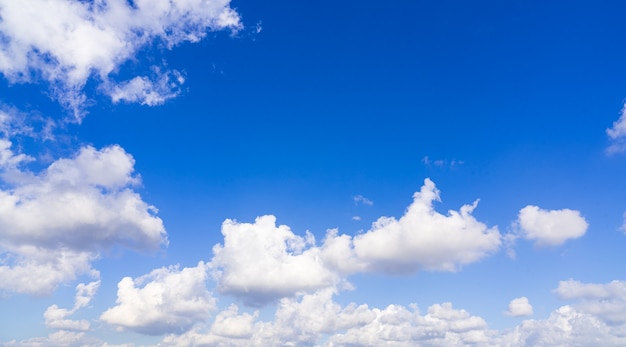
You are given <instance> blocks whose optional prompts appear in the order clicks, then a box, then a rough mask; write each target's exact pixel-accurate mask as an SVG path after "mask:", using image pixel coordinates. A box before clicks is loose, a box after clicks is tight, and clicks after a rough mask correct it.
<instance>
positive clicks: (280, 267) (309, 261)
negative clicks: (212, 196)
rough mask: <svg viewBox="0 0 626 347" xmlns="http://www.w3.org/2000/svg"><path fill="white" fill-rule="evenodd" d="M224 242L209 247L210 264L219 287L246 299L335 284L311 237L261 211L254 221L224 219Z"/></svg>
mask: <svg viewBox="0 0 626 347" xmlns="http://www.w3.org/2000/svg"><path fill="white" fill-rule="evenodd" d="M222 234H223V235H224V245H219V244H218V245H216V246H214V247H213V253H214V257H213V259H212V260H211V266H212V267H213V268H214V269H215V271H214V277H215V278H216V279H217V280H218V282H219V287H218V288H219V290H220V291H221V292H223V293H229V294H232V295H235V296H237V297H239V298H241V299H242V300H243V301H244V302H245V303H247V304H250V305H262V304H264V303H267V302H269V301H272V300H275V299H278V298H281V297H285V296H291V295H294V294H296V293H297V292H301V291H312V290H315V289H318V288H323V287H329V286H334V285H335V283H337V281H338V277H337V275H336V274H335V273H334V272H333V271H331V270H330V269H328V268H326V267H325V266H324V264H323V262H322V259H321V257H320V255H321V254H320V250H319V248H317V247H315V238H314V237H313V235H312V234H310V233H307V235H306V237H305V238H303V237H300V236H297V235H295V234H294V233H293V232H292V231H291V230H290V229H289V227H288V226H286V225H280V226H276V217H274V216H263V217H259V218H257V219H256V221H255V222H254V223H253V224H250V223H238V222H236V221H233V220H226V221H225V222H224V223H223V224H222Z"/></svg>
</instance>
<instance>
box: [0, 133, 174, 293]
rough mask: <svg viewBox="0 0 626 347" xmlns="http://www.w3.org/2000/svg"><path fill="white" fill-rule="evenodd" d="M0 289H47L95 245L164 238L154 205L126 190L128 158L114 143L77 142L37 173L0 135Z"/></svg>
mask: <svg viewBox="0 0 626 347" xmlns="http://www.w3.org/2000/svg"><path fill="white" fill-rule="evenodd" d="M0 147H2V148H0V158H1V159H0V165H2V166H3V168H2V178H3V180H4V183H5V186H6V187H7V188H5V189H4V190H0V275H1V276H2V278H4V279H5V280H4V281H1V282H0V289H5V290H10V291H17V292H25V293H31V294H47V293H50V292H51V291H52V290H54V288H55V287H56V285H58V284H59V283H63V282H67V281H70V280H73V279H75V278H76V276H78V275H81V274H90V275H92V277H97V276H98V275H97V271H95V270H93V269H92V268H91V262H92V261H93V260H94V259H96V258H98V257H99V254H100V252H101V251H102V250H105V249H110V248H112V247H124V248H130V249H135V250H155V249H158V247H159V246H160V245H162V244H167V238H166V234H165V228H164V227H163V222H162V221H161V219H160V218H158V217H156V216H155V215H154V214H155V212H156V209H155V208H154V207H152V206H150V205H148V204H147V203H145V202H144V201H143V200H142V199H141V197H140V196H139V194H137V193H136V192H134V191H133V190H132V187H133V186H134V185H137V184H138V183H139V177H138V176H136V175H134V174H133V166H134V160H133V158H132V157H131V156H130V155H129V154H127V153H126V152H125V151H124V150H123V149H122V148H121V147H119V146H111V147H106V148H104V149H102V150H96V149H94V148H93V147H84V148H82V149H81V150H80V151H79V153H78V154H77V155H76V156H75V157H74V158H69V159H59V160H57V161H55V162H53V163H52V164H51V165H50V166H49V167H48V168H47V169H45V170H43V171H42V172H40V173H38V174H34V173H31V172H29V171H27V170H22V169H20V168H19V165H20V164H21V163H22V162H24V161H26V160H27V159H28V158H27V157H26V156H24V155H22V154H20V155H14V154H13V152H12V151H11V150H10V143H9V142H7V141H4V140H3V141H0Z"/></svg>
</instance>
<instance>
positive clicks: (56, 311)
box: [43, 281, 100, 331]
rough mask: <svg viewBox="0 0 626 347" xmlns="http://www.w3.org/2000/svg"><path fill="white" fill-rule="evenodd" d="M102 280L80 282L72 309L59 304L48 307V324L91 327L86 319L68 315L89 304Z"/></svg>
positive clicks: (77, 328) (78, 327)
mask: <svg viewBox="0 0 626 347" xmlns="http://www.w3.org/2000/svg"><path fill="white" fill-rule="evenodd" d="M99 286H100V281H94V282H91V283H89V284H84V283H80V284H79V285H78V286H76V299H75V303H74V307H73V308H72V309H71V310H68V309H64V308H59V307H58V306H57V305H52V306H50V307H48V309H47V310H46V312H44V314H43V316H44V318H45V319H46V326H48V327H50V328H54V329H63V330H74V331H76V330H77V331H85V330H87V329H89V322H88V321H86V320H84V319H83V320H80V321H76V320H70V319H66V318H67V317H68V316H70V315H72V314H74V313H75V312H76V311H78V310H79V309H81V308H83V307H86V306H87V305H89V302H90V301H91V299H92V298H93V296H94V295H95V294H96V292H97V291H98V287H99Z"/></svg>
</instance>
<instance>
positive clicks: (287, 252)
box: [210, 179, 500, 306]
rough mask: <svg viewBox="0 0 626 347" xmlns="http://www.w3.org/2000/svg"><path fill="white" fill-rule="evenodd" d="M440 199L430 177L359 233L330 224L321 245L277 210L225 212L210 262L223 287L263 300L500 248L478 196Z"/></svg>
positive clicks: (461, 260)
mask: <svg viewBox="0 0 626 347" xmlns="http://www.w3.org/2000/svg"><path fill="white" fill-rule="evenodd" d="M437 199H439V191H438V190H437V189H436V187H435V185H434V183H433V182H432V181H430V180H429V179H427V180H425V182H424V186H423V187H422V189H421V191H420V192H418V193H416V194H415V195H414V201H413V203H412V204H411V205H410V206H409V208H408V209H407V211H406V212H405V214H404V216H402V217H401V218H400V219H399V220H396V219H395V218H392V217H382V218H380V219H379V220H378V221H376V222H375V223H374V224H373V226H372V228H371V229H370V230H369V231H367V232H365V233H363V234H359V235H356V236H349V235H339V234H338V231H337V230H329V231H328V233H327V235H326V237H325V238H324V241H323V243H322V245H320V246H317V245H316V243H315V238H314V237H313V235H312V234H310V233H307V234H306V236H305V237H301V236H297V235H295V234H294V233H293V232H292V231H291V230H290V229H289V227H287V226H285V225H281V226H276V218H275V217H274V216H263V217H259V218H257V220H256V221H255V222H254V223H238V222H236V221H232V220H226V221H225V222H224V223H223V225H222V234H223V235H224V244H223V245H222V244H218V245H216V246H215V247H214V248H213V253H214V256H213V259H212V260H211V262H210V264H211V267H212V268H213V274H214V279H215V280H216V281H217V282H218V289H219V290H220V292H222V293H227V294H231V295H234V296H236V297H238V298H240V299H242V300H243V301H244V302H245V303H246V304H248V305H253V306H257V305H263V304H265V303H267V302H270V301H273V300H276V299H278V298H281V297H288V296H293V295H295V294H297V293H310V292H312V291H314V290H317V289H321V288H328V287H334V286H336V285H338V284H339V283H342V279H343V278H345V276H348V275H350V274H352V273H355V272H383V273H394V274H395V273H411V272H415V271H418V270H434V271H455V270H457V269H458V268H459V267H460V266H462V265H465V264H469V263H473V262H476V261H478V260H480V259H482V258H483V257H485V256H487V255H488V254H490V253H492V252H495V251H496V250H497V249H498V248H499V246H500V234H499V232H498V230H497V228H496V227H493V228H488V227H487V226H486V225H485V224H483V223H481V222H479V221H477V220H476V219H475V218H474V217H473V216H472V215H471V212H472V210H473V209H474V208H475V207H476V203H474V204H473V205H465V206H463V207H461V210H460V211H450V212H449V213H448V215H442V214H440V213H438V212H436V211H435V210H434V208H433V206H432V202H433V201H434V200H437ZM259 274H263V276H259Z"/></svg>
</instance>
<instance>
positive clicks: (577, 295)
mask: <svg viewBox="0 0 626 347" xmlns="http://www.w3.org/2000/svg"><path fill="white" fill-rule="evenodd" d="M555 293H557V294H558V295H559V297H560V298H561V299H565V300H578V302H577V303H575V304H574V305H573V306H574V307H575V308H576V309H577V310H579V311H581V312H584V313H588V314H592V315H594V316H597V317H599V318H601V319H602V320H603V321H605V322H608V323H610V324H617V323H621V324H624V323H626V282H624V281H612V282H609V283H606V284H596V283H582V282H579V281H574V280H568V281H561V282H559V286H558V288H557V289H555Z"/></svg>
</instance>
